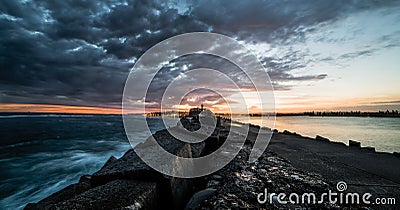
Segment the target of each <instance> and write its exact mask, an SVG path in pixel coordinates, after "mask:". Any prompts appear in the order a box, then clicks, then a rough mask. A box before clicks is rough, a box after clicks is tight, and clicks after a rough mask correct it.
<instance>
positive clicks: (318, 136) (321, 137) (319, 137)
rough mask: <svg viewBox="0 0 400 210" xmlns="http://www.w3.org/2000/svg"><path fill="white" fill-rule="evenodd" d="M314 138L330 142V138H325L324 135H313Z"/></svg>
mask: <svg viewBox="0 0 400 210" xmlns="http://www.w3.org/2000/svg"><path fill="white" fill-rule="evenodd" d="M315 140H317V141H323V142H330V140H329V139H328V138H325V137H323V136H320V135H317V136H315Z"/></svg>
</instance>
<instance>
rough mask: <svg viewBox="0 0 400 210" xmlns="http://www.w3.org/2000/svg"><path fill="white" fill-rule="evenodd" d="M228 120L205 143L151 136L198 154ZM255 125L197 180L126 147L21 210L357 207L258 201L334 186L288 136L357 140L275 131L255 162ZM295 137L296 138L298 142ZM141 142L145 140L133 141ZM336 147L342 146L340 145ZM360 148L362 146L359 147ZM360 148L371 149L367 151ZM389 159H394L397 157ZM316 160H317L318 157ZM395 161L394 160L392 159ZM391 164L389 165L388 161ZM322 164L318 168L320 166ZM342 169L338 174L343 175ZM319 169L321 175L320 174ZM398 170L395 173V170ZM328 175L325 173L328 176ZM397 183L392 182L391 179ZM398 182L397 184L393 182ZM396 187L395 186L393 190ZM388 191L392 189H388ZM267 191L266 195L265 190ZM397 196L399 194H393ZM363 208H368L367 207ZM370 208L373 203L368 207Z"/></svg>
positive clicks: (221, 136)
mask: <svg viewBox="0 0 400 210" xmlns="http://www.w3.org/2000/svg"><path fill="white" fill-rule="evenodd" d="M229 129H230V121H229V120H224V121H223V122H222V123H220V125H219V126H218V132H217V135H213V136H211V137H209V139H207V140H206V141H204V142H201V143H196V144H187V143H184V142H181V141H179V140H177V139H175V138H174V137H173V136H171V135H170V134H169V133H168V131H167V130H161V131H158V132H156V133H155V134H154V135H153V138H154V139H155V140H156V141H157V142H158V143H159V144H160V145H161V146H162V147H163V148H164V149H166V150H167V151H168V152H170V153H172V154H176V155H178V156H181V157H193V158H195V157H200V156H203V155H206V154H209V153H211V152H212V151H213V150H215V149H216V148H218V147H219V146H220V145H221V144H222V143H223V142H224V141H225V140H226V137H227V133H228V132H229ZM258 129H260V127H259V126H254V125H251V126H250V130H249V133H248V134H247V140H246V143H245V145H244V147H243V149H242V150H241V151H240V153H239V154H238V155H237V156H236V157H235V158H234V159H233V160H232V161H231V162H230V163H229V164H228V165H226V166H225V167H224V168H222V169H221V170H219V171H217V172H215V173H213V174H210V175H207V176H205V177H201V178H194V179H183V178H175V177H170V176H166V175H163V174H161V173H159V172H157V171H155V170H153V169H152V168H150V167H149V166H147V165H146V164H145V163H144V162H143V161H142V160H141V159H140V158H139V156H138V155H137V154H136V153H135V152H134V151H133V149H130V150H129V151H127V152H126V153H125V154H124V155H123V156H122V157H121V158H119V159H117V158H115V157H110V158H109V160H108V161H107V162H106V163H105V164H104V166H103V167H102V168H101V169H100V170H99V171H97V172H96V173H94V174H92V175H84V176H82V177H81V179H80V180H79V182H78V183H76V184H72V185H70V186H68V187H66V188H64V189H63V190H60V191H59V192H56V193H54V194H53V195H51V196H49V197H47V198H45V199H43V200H41V201H39V202H38V203H30V204H28V205H27V206H26V207H25V209H159V208H164V209H165V208H168V209H221V208H222V209H226V208H233V209H241V208H265V209H276V208H281V209H295V208H311V209H341V208H347V209H359V208H367V207H366V206H363V205H361V204H352V205H348V204H345V205H343V204H331V203H329V202H328V200H325V201H323V202H321V203H318V204H296V205H294V204H293V205H292V204H286V205H282V204H281V203H279V202H277V198H276V196H272V197H271V198H272V199H271V200H270V201H268V202H265V203H260V202H259V201H258V195H259V194H260V193H261V194H263V193H264V194H265V191H266V189H268V192H274V193H277V194H278V193H287V194H288V195H289V194H290V193H293V192H294V193H299V194H301V193H307V192H313V193H315V194H320V193H324V192H328V191H329V190H332V191H335V190H336V180H335V179H332V178H330V177H329V176H328V175H329V173H331V172H330V171H325V172H324V171H323V170H314V171H313V170H312V169H310V168H307V167H304V166H303V165H308V166H310V165H311V166H312V165H313V164H314V163H310V162H309V161H310V160H307V159H306V158H304V163H303V165H302V164H301V163H300V161H299V160H296V158H299V157H295V155H294V154H291V153H290V151H286V150H288V146H285V145H284V144H285V142H289V141H290V140H287V139H291V140H293V139H296V140H293V141H297V140H298V141H299V142H300V141H309V142H306V143H303V144H304V145H306V144H309V143H310V142H311V141H310V140H312V142H311V144H314V143H315V142H318V143H322V144H329V145H330V147H332V145H335V146H336V147H338V146H339V147H340V148H341V147H346V148H350V149H353V148H355V147H358V146H359V145H358V144H355V145H350V147H348V146H346V145H344V144H343V145H342V144H341V143H332V142H330V141H329V140H328V139H326V138H323V137H318V136H317V138H316V139H311V138H307V137H302V136H300V135H298V134H296V133H290V132H288V131H284V132H282V133H281V132H278V131H274V134H273V138H272V140H271V143H270V146H269V147H268V149H267V151H265V152H264V153H263V155H262V156H261V157H260V158H259V159H258V160H257V161H256V162H254V163H250V162H248V157H249V155H250V151H251V149H252V146H253V143H254V140H255V137H256V136H257V132H258ZM299 139H300V140H299ZM137 146H139V147H142V146H146V142H144V143H143V144H139V145H137ZM341 150H346V149H344V148H341ZM360 151H361V149H360ZM362 152H367V153H375V151H373V150H372V149H370V148H368V149H363V150H362ZM391 156H393V158H395V159H394V160H391V161H397V159H399V158H398V157H396V156H394V155H391ZM315 158H319V157H318V155H317V156H316V157H315ZM396 163H397V162H396ZM315 164H316V165H318V164H319V162H318V161H316V162H315ZM390 164H391V163H390ZM321 167H322V166H321ZM317 168H318V167H317ZM346 170H348V169H345V170H344V171H343V173H348V171H346ZM321 171H322V173H321ZM396 173H397V174H398V172H397V171H395V172H394V174H396ZM327 174H328V175H327ZM395 181H396V180H395ZM394 184H395V185H397V183H396V182H394ZM396 190H397V191H395V192H396V193H397V192H398V191H399V188H396ZM392 192H393V190H392ZM268 195H270V194H268ZM395 195H396V196H397V195H398V194H395ZM368 208H371V207H370V206H368ZM372 208H373V207H372Z"/></svg>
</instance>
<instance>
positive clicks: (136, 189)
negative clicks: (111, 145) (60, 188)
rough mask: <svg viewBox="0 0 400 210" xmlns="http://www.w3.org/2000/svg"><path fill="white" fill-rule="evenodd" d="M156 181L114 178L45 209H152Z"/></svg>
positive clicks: (155, 201)
mask: <svg viewBox="0 0 400 210" xmlns="http://www.w3.org/2000/svg"><path fill="white" fill-rule="evenodd" d="M156 195H157V193H156V183H151V182H140V181H133V180H115V181H112V182H109V183H107V184H105V185H102V186H98V187H95V188H92V189H90V190H88V191H86V192H84V193H82V194H80V195H78V196H75V197H73V198H71V199H68V200H66V201H63V202H60V203H57V204H53V205H50V206H48V207H47V209H154V208H156V206H155V204H157V196H156Z"/></svg>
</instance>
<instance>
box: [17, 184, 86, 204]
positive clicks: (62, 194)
mask: <svg viewBox="0 0 400 210" xmlns="http://www.w3.org/2000/svg"><path fill="white" fill-rule="evenodd" d="M89 189H90V184H89V183H87V182H83V181H82V182H79V183H76V184H71V185H69V186H67V187H66V188H64V189H62V190H60V191H58V192H55V193H53V194H52V195H50V196H49V197H47V198H45V199H43V200H41V201H39V202H38V203H29V204H28V205H27V206H26V207H25V209H46V208H48V206H50V205H52V204H56V203H58V202H62V201H65V200H68V199H70V198H72V197H74V196H77V195H79V194H81V193H83V192H85V191H87V190H89Z"/></svg>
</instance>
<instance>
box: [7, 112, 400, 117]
mask: <svg viewBox="0 0 400 210" xmlns="http://www.w3.org/2000/svg"><path fill="white" fill-rule="evenodd" d="M12 115H32V116H33V115H71V116H79V115H83V116H88V115H96V116H119V115H122V114H98V113H60V112H0V116H12ZM129 115H143V114H139V113H138V114H129ZM163 115H164V116H171V115H170V113H169V112H167V113H164V114H163V113H159V112H157V113H148V114H146V116H147V117H160V116H163ZM216 115H220V116H224V115H226V114H221V113H217V114H216ZM234 115H236V116H250V117H261V116H271V115H272V114H234ZM275 116H276V117H297V116H307V117H380V118H400V113H399V111H398V110H392V111H389V112H388V111H385V112H384V111H379V112H357V111H351V112H303V113H276V114H275Z"/></svg>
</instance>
